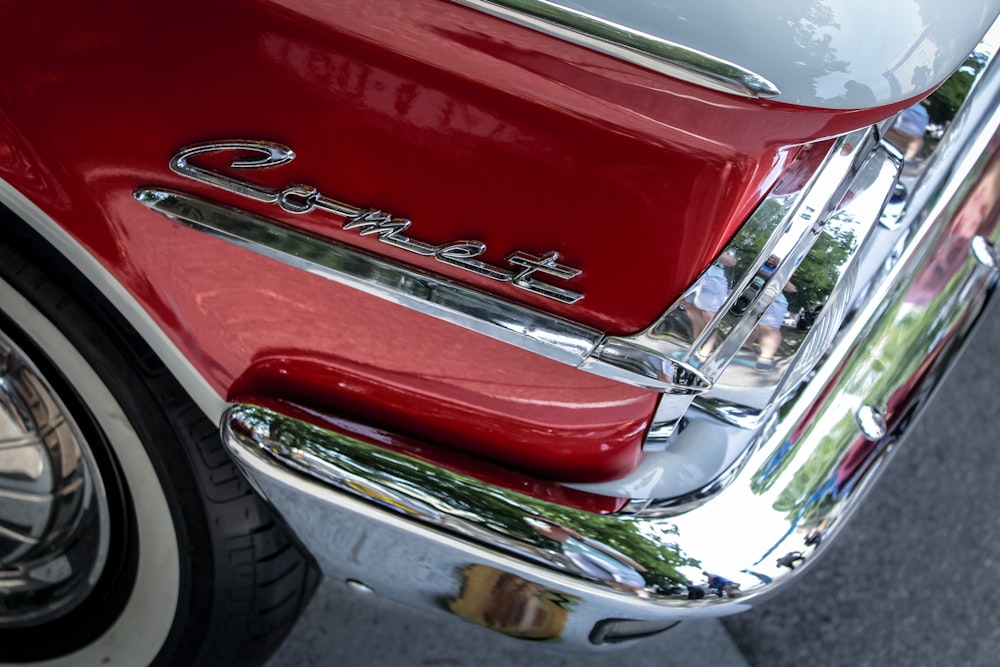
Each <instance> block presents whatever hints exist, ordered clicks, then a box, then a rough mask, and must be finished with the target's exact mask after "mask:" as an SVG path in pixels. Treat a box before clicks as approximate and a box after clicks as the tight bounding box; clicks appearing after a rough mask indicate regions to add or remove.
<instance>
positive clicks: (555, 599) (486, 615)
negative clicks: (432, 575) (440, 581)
mask: <svg viewBox="0 0 1000 667" xmlns="http://www.w3.org/2000/svg"><path fill="white" fill-rule="evenodd" d="M577 602H578V600H577V598H575V597H572V596H569V595H565V594H563V593H559V592H558V591H554V590H551V589H548V588H545V587H543V586H541V585H539V584H536V583H534V582H531V581H528V580H527V579H522V578H521V577H519V576H517V575H516V574H511V573H509V572H504V571H503V570H498V569H496V568H493V567H489V566H486V565H470V566H469V567H467V568H466V569H465V581H464V583H463V584H462V592H461V593H460V594H459V596H458V598H457V599H455V600H452V601H451V602H449V603H448V608H449V609H450V610H451V611H452V612H454V613H455V614H456V615H458V616H460V617H461V618H464V619H465V620H467V621H472V622H473V623H477V624H478V625H482V626H483V627H486V628H489V629H490V630H495V631H497V632H502V633H504V634H506V635H511V636H512V637H519V638H521V639H540V640H545V639H558V638H559V637H560V636H562V633H563V628H564V627H565V625H566V619H567V617H568V616H569V611H570V609H571V608H572V607H573V606H574V605H575V604H576V603H577Z"/></svg>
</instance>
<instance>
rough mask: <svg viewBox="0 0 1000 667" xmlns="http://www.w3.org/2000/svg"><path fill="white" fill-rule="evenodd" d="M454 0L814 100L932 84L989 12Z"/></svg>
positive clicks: (965, 3)
mask: <svg viewBox="0 0 1000 667" xmlns="http://www.w3.org/2000/svg"><path fill="white" fill-rule="evenodd" d="M454 1H456V2H459V3H461V4H464V5H468V6H471V7H475V8H476V9H479V10H481V11H484V12H488V13H490V14H493V15H495V16H499V17H501V18H504V19H506V20H509V21H512V22H515V23H519V24H521V25H525V26H528V27H530V28H533V29H535V30H539V31H541V32H545V33H548V34H550V35H554V36H556V37H558V38H560V39H563V40H566V41H568V42H573V43H576V44H580V45H582V46H586V47H588V48H590V49H593V50H595V51H600V52H603V53H606V54H609V55H612V56H615V57H617V58H620V59H622V60H626V61H629V62H633V63H636V64H638V65H640V66H643V67H646V68H648V69H651V70H654V71H658V72H662V73H664V74H667V75H670V76H673V77H675V78H678V79H682V80H685V81H689V82H691V83H695V84H698V85H701V86H704V87H707V88H713V89H717V90H723V91H726V92H730V93H735V94H737V95H743V96H747V97H773V98H774V99H776V100H777V101H780V102H785V103H788V104H797V105H803V106H812V107H819V108H825V109H862V108H874V107H879V106H887V105H890V104H895V103H897V102H901V101H903V100H907V99H911V98H914V97H917V96H919V95H920V94H921V93H924V92H926V91H929V90H931V89H932V88H934V87H935V86H937V85H938V84H939V83H941V82H942V81H944V80H945V79H946V78H947V77H948V76H950V75H951V74H952V72H954V71H955V69H956V68H958V67H959V66H960V65H962V61H963V60H964V59H965V58H966V56H967V55H968V54H969V52H970V51H972V49H973V47H975V46H976V43H977V42H978V41H979V40H980V38H981V37H982V36H983V33H985V32H986V31H987V29H988V28H989V27H990V25H991V24H992V23H993V22H994V20H995V19H996V18H997V14H998V12H1000V1H998V0H986V1H985V2H984V1H983V0H955V2H951V3H942V2H940V1H939V0H885V1H884V2H881V3H876V4H871V3H861V2H834V1H833V0H774V1H773V2H770V3H768V7H767V11H761V9H760V7H759V6H757V5H754V4H752V3H742V4H740V3H733V2H731V1H730V0H675V1H673V2H661V1H658V0H647V1H643V2H639V1H636V0H631V1H623V0H454ZM707 54H711V55H707ZM779 89H780V91H779Z"/></svg>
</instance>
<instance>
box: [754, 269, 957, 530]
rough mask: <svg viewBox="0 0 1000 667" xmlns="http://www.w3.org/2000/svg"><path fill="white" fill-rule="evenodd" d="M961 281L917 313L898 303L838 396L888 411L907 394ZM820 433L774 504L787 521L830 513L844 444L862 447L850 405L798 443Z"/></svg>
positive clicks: (944, 327) (827, 414) (948, 320)
mask: <svg viewBox="0 0 1000 667" xmlns="http://www.w3.org/2000/svg"><path fill="white" fill-rule="evenodd" d="M963 277H964V275H963V274H959V275H957V276H955V277H954V278H953V279H952V280H951V281H950V282H949V283H948V285H947V286H946V287H945V288H944V289H942V291H941V292H940V293H939V294H937V295H936V296H935V297H934V299H933V300H932V301H931V302H930V303H928V304H926V305H921V306H920V308H919V309H915V308H914V307H913V306H912V305H910V304H907V303H905V302H900V303H896V304H894V305H893V306H892V307H891V308H890V310H889V311H888V312H887V313H886V314H885V315H884V316H883V317H882V318H881V319H880V324H879V326H878V327H876V328H875V329H873V330H872V332H871V333H870V334H869V340H872V341H878V344H877V345H873V346H872V347H870V348H869V350H868V351H867V354H856V355H854V357H853V358H852V359H851V361H850V362H849V363H848V364H847V365H846V366H845V367H844V369H843V372H842V373H841V378H842V380H841V381H840V382H839V383H838V384H837V386H836V388H835V389H834V394H835V395H843V396H858V397H864V399H865V400H866V401H868V402H871V403H873V404H876V405H882V406H885V405H887V404H890V401H891V398H892V397H893V395H894V394H895V393H896V392H899V391H905V390H906V389H907V386H906V383H907V382H908V381H911V380H912V379H914V378H916V377H918V374H919V372H920V367H921V365H923V364H924V363H926V361H927V357H926V354H927V352H928V351H929V350H930V349H931V348H933V346H934V345H936V344H938V343H940V341H941V340H942V339H943V336H944V334H945V333H946V332H947V331H949V330H950V329H951V327H952V326H953V324H954V322H953V320H952V318H953V317H954V316H955V315H954V310H955V309H954V307H953V306H952V305H951V302H952V301H954V300H956V299H958V298H960V297H961V294H960V292H959V287H960V286H961V285H962V284H963V280H962V279H963ZM855 407H856V406H855ZM838 413H839V414H838ZM896 416H897V417H898V416H899V415H896ZM831 417H832V418H833V419H834V421H831V420H830V419H831ZM821 424H822V426H821ZM831 424H832V425H831ZM817 428H825V429H826V433H825V434H824V435H823V436H822V437H823V441H822V443H821V444H820V445H819V446H818V447H817V448H816V449H815V450H814V451H813V453H812V454H811V455H810V457H809V459H808V460H807V461H806V462H805V463H803V464H802V465H801V466H800V467H799V468H798V469H797V470H796V471H795V473H794V475H793V476H792V479H791V480H790V481H789V482H788V483H787V484H786V485H785V487H784V488H783V489H782V491H781V493H780V494H779V496H778V498H777V499H776V500H775V503H774V508H775V509H777V510H780V511H784V512H787V516H788V519H789V521H793V522H794V521H796V520H798V521H799V522H804V523H809V522H810V521H811V520H813V519H815V518H818V517H821V516H823V515H824V514H825V513H826V512H827V510H828V508H829V506H830V505H832V504H833V503H834V500H833V498H832V496H831V492H832V490H833V489H832V485H831V482H832V480H833V479H834V477H835V476H836V475H837V472H838V467H839V465H840V464H841V463H842V461H843V459H844V456H845V454H847V451H845V450H844V445H845V444H848V445H849V444H852V443H856V442H859V438H860V434H859V432H858V426H857V422H856V418H855V415H854V411H853V408H852V407H850V406H847V405H842V404H839V403H834V404H830V405H828V406H827V408H826V410H825V411H823V412H821V413H819V414H817V415H816V416H815V418H814V420H813V423H812V424H810V425H809V427H808V431H807V432H806V434H804V435H803V436H802V437H801V438H800V439H799V441H798V442H799V443H801V442H802V441H804V440H807V439H810V438H811V437H816V435H815V433H814V431H815V429H817ZM793 454H794V452H788V454H787V455H786V459H785V460H783V461H782V462H781V463H782V464H786V465H787V464H788V462H789V460H790V459H792V458H794V457H793ZM783 467H784V466H782V469H783ZM775 468H776V470H775V471H773V472H779V471H778V470H777V466H776V467H775ZM779 476H780V475H779V474H768V475H767V479H764V478H763V476H758V477H755V487H754V490H755V492H756V493H763V492H764V491H765V490H766V489H767V488H769V487H770V486H771V485H773V484H774V483H775V482H776V478H778V477H779ZM824 486H827V487H828V488H826V489H824Z"/></svg>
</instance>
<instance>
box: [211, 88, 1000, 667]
mask: <svg viewBox="0 0 1000 667" xmlns="http://www.w3.org/2000/svg"><path fill="white" fill-rule="evenodd" d="M974 93H975V94H973V95H972V96H971V97H970V98H969V100H968V101H967V104H966V106H965V108H964V109H963V111H962V113H961V114H960V115H959V116H958V117H957V118H956V120H955V121H954V123H953V124H952V127H951V129H950V131H949V135H948V137H947V140H946V141H944V142H942V144H941V145H940V146H939V148H938V150H937V153H936V155H935V157H934V158H933V159H932V160H931V161H929V162H928V164H927V165H926V169H925V171H924V174H923V176H922V177H921V180H920V182H919V183H918V185H917V187H915V188H914V189H913V191H912V192H911V196H910V201H909V209H908V212H907V213H906V218H907V220H908V226H907V227H906V229H905V231H904V232H903V238H901V241H900V245H899V248H901V251H900V252H901V254H900V255H899V259H898V261H896V263H895V264H894V265H893V266H892V267H891V268H890V269H887V272H886V275H885V277H884V278H883V279H881V280H879V281H876V282H875V283H874V284H875V287H874V288H873V292H872V293H871V294H870V296H869V297H868V298H867V299H865V300H864V303H865V304H866V305H863V306H862V307H861V308H860V310H859V311H857V312H856V313H854V314H853V316H852V317H851V318H849V321H848V323H847V324H845V325H844V327H843V328H842V329H841V331H840V333H839V335H838V338H837V339H836V342H835V343H834V344H833V346H832V347H831V349H830V351H829V353H828V354H827V355H826V357H825V360H824V361H823V362H822V363H821V364H820V365H819V366H818V367H817V369H816V370H815V371H814V373H813V375H812V377H811V379H810V381H809V382H807V383H805V384H803V385H802V386H801V387H800V388H799V389H798V390H797V391H796V392H795V393H793V394H792V395H790V397H789V398H788V399H787V400H786V401H785V402H784V403H783V404H782V405H781V406H780V408H779V409H778V410H777V413H776V414H777V415H778V416H777V418H776V419H773V420H771V421H769V422H768V423H766V424H764V425H763V426H762V427H761V429H760V436H759V439H758V441H757V442H756V443H755V444H754V445H753V446H752V448H751V450H750V454H749V455H748V456H747V457H746V459H745V460H744V461H743V463H742V465H741V466H740V467H739V468H738V469H737V470H736V471H734V473H733V475H732V476H731V479H727V480H726V481H727V482H728V485H726V486H725V488H723V489H722V490H716V492H715V495H714V497H712V498H711V499H710V500H709V501H708V502H705V503H703V504H699V505H697V506H695V507H694V508H693V509H691V510H689V511H686V512H683V513H678V512H681V509H680V508H677V507H673V508H669V509H665V510H664V511H663V513H662V514H663V515H662V516H657V513H656V512H655V511H653V512H650V511H646V512H645V513H644V514H643V515H642V516H637V515H630V514H625V513H623V514H616V515H596V514H591V513H588V512H585V511H581V510H575V509H572V508H567V507H564V506H561V505H555V504H552V503H548V502H545V501H542V500H537V499H534V498H530V497H528V496H525V495H522V494H519V493H517V492H515V491H510V490H507V489H503V488H499V487H496V486H492V485H489V484H486V483H484V482H481V481H478V480H476V479H473V478H471V477H468V476H465V475H462V474H458V473H454V472H451V471H448V470H445V469H443V468H440V467H436V466H434V465H431V464H428V463H426V462H424V461H421V460H418V459H415V458H412V457H409V456H407V455H404V454H400V453H396V452H393V451H389V450H386V449H383V448H380V447H377V446H374V445H370V444H367V443H363V442H360V441H358V440H355V439H353V438H350V437H347V436H344V435H342V434H338V433H334V432H331V431H326V430H324V429H321V428H317V427H315V426H312V425H309V424H307V423H305V422H302V421H297V420H294V419H290V418H288V417H286V416H282V415H280V414H278V413H276V412H274V411H271V410H268V409H265V408H261V407H256V406H252V405H235V406H233V407H231V408H230V410H229V412H228V413H227V415H226V417H225V420H224V424H223V431H224V438H225V441H226V443H227V445H228V447H229V449H230V451H231V452H232V454H233V455H234V456H235V458H236V459H237V460H238V461H239V463H240V464H241V465H242V467H243V468H244V469H245V470H246V472H247V473H248V474H249V476H250V478H251V479H252V480H253V482H254V484H255V485H256V486H257V487H258V488H259V490H260V491H261V492H262V493H263V495H264V496H265V497H267V498H268V499H269V501H270V502H271V503H272V504H273V505H274V506H275V507H276V508H277V509H278V510H279V511H280V512H281V514H282V515H283V516H284V517H285V519H286V520H287V521H288V523H289V524H290V525H291V527H292V528H293V529H294V530H295V532H296V533H297V534H298V536H299V537H300V538H301V540H302V541H303V543H304V544H305V545H306V546H307V547H308V548H309V549H310V551H312V553H313V554H314V555H315V556H316V557H317V559H318V560H319V562H320V564H321V566H322V568H323V570H324V571H325V573H326V574H327V575H328V576H330V577H334V578H339V579H341V580H344V581H347V582H361V583H363V584H364V585H365V587H367V588H369V589H371V590H374V591H375V592H376V593H378V594H382V595H384V596H386V597H388V598H392V599H396V600H399V601H402V602H404V603H407V604H410V605H413V606H418V607H424V608H428V609H434V610H438V611H441V610H444V611H447V612H450V613H453V614H456V615H458V616H460V617H463V618H465V619H467V620H471V621H474V622H477V623H480V624H482V625H486V626H487V627H491V628H492V629H494V630H499V631H501V632H505V633H507V634H511V635H515V636H519V637H526V638H531V639H538V640H558V641H560V642H562V643H564V644H565V645H569V646H573V645H575V646H587V647H590V648H593V647H594V645H595V644H606V643H612V642H615V641H619V640H624V639H629V638H632V637H637V636H641V635H645V634H649V633H652V632H654V631H657V630H660V629H665V628H666V627H669V626H670V625H671V624H672V623H674V622H676V621H678V620H683V619H689V618H697V617H703V616H719V615H726V614H730V613H734V612H738V611H741V610H743V609H746V608H747V607H748V606H749V605H748V603H749V602H750V601H751V599H754V598H758V597H760V596H761V595H763V594H766V593H770V592H772V591H774V590H775V589H776V588H778V587H780V586H781V585H782V584H783V583H784V582H785V581H787V580H789V579H791V578H793V576H794V575H795V574H797V573H798V572H801V571H802V569H803V566H807V565H808V564H809V563H810V562H811V561H812V560H813V559H814V557H815V555H816V552H817V551H818V550H820V549H825V548H827V545H829V543H830V538H831V537H832V536H833V535H834V534H835V533H836V531H837V530H838V529H839V528H840V526H841V525H842V521H841V520H842V519H843V518H844V517H845V516H846V514H847V513H848V512H849V511H850V510H851V509H852V508H853V507H854V506H855V504H856V500H857V499H858V497H860V496H861V495H862V494H863V492H864V490H865V489H866V488H867V487H868V486H869V484H870V483H871V482H872V480H873V479H874V478H875V477H876V473H877V472H878V471H879V470H880V469H881V467H882V464H883V463H884V461H885V460H886V458H887V455H888V454H890V453H891V452H892V451H894V450H895V444H896V443H897V441H898V439H899V437H900V436H901V435H902V434H903V433H904V431H905V430H906V429H907V427H908V426H909V424H910V423H912V421H913V416H914V414H915V412H916V410H917V409H918V408H919V407H920V406H921V405H922V404H924V403H925V402H926V400H927V398H928V396H929V395H930V393H931V390H932V389H933V388H934V387H935V386H936V384H937V383H938V381H939V380H940V378H941V377H942V375H943V374H944V372H945V370H946V369H947V368H948V367H949V366H950V363H951V361H952V360H953V359H954V357H955V355H956V353H957V352H958V350H959V349H960V347H961V343H962V341H963V340H964V338H965V337H966V335H967V334H968V332H969V330H970V328H971V327H972V325H973V323H974V322H975V320H976V319H977V317H978V316H979V314H980V312H981V311H982V309H983V308H984V306H985V304H986V302H987V299H988V297H989V295H990V293H991V290H992V287H993V284H994V282H995V278H996V272H997V268H996V266H997V264H998V261H997V260H998V253H997V251H996V247H997V246H996V242H997V239H998V236H1000V228H998V224H997V210H998V208H1000V207H998V204H997V201H998V200H1000V185H998V183H1000V156H998V155H997V149H998V143H1000V136H998V134H997V128H998V125H1000V111H998V110H1000V78H998V70H997V69H996V68H990V70H988V71H987V73H986V75H985V76H983V77H982V78H981V79H980V81H978V82H977V84H976V89H975V91H974ZM719 486H722V485H721V484H720V485H719ZM668 514H672V515H668ZM706 580H707V583H706Z"/></svg>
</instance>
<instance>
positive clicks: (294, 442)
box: [244, 408, 701, 588]
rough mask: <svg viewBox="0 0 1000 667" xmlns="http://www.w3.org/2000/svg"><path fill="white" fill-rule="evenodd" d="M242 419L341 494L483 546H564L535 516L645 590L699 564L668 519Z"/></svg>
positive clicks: (541, 549) (298, 426) (285, 425)
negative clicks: (514, 487) (629, 514)
mask: <svg viewBox="0 0 1000 667" xmlns="http://www.w3.org/2000/svg"><path fill="white" fill-rule="evenodd" d="M244 420H245V421H247V422H248V423H251V424H259V427H258V428H259V429H260V431H262V432H265V433H266V432H268V430H269V429H270V439H271V440H272V441H277V442H279V443H282V444H284V445H285V446H286V447H288V448H290V449H289V451H287V452H275V453H276V454H277V455H279V456H280V457H281V458H282V459H283V460H286V461H288V462H289V463H291V464H292V465H295V464H296V462H297V461H306V460H308V461H309V462H310V469H311V472H312V473H313V474H315V472H316V471H320V473H322V471H323V470H324V469H326V470H328V471H329V473H330V475H329V477H327V478H326V481H328V482H329V483H331V484H332V485H334V486H336V487H338V488H340V489H342V490H344V491H347V492H350V493H352V494H354V495H361V496H362V497H364V498H365V499H367V500H369V501H371V502H373V503H375V504H378V505H380V506H381V507H383V508H385V509H387V510H389V511H395V512H399V513H402V514H404V515H407V516H410V517H414V516H419V517H421V518H422V520H423V521H424V522H425V523H428V524H431V525H433V526H436V527H438V528H440V529H443V530H445V531H449V532H456V533H459V534H463V535H466V536H468V537H470V538H472V539H475V540H477V541H479V542H481V543H483V544H484V545H485V546H488V547H490V548H494V549H500V550H505V551H513V552H516V553H519V554H521V555H525V556H527V557H529V558H534V559H537V560H544V561H549V560H551V554H553V553H556V554H559V553H561V551H562V550H563V545H562V543H561V542H559V541H557V540H555V539H551V538H550V537H547V536H546V535H545V534H543V533H542V532H540V531H539V530H537V529H536V528H535V527H533V525H532V519H533V518H536V517H541V518H544V519H545V520H546V521H547V522H550V523H553V524H558V525H560V526H564V527H565V528H567V529H569V530H570V531H573V532H575V533H578V534H580V535H581V536H586V540H587V541H589V542H592V543H600V544H603V545H606V546H607V547H610V548H611V550H614V551H618V552H620V553H621V554H623V555H624V556H626V557H627V559H623V564H624V565H626V566H627V560H628V559H631V560H633V561H637V562H638V563H641V564H642V566H643V567H644V568H645V571H644V572H642V573H641V575H642V577H643V578H644V579H645V581H646V584H647V587H652V586H662V587H664V588H669V587H671V586H676V585H682V584H683V583H684V581H685V580H686V577H684V576H682V575H681V574H680V573H679V572H678V570H679V568H685V567H694V568H700V567H701V562H700V561H698V560H697V559H694V558H689V557H688V556H686V555H685V554H684V553H683V551H682V550H681V548H680V546H679V545H678V544H677V542H676V540H675V539H674V538H675V537H676V536H677V533H678V530H677V528H676V526H675V525H673V524H671V523H668V522H660V523H658V524H657V525H656V526H650V525H645V524H647V523H648V522H644V521H638V520H636V521H632V520H629V519H627V518H623V517H620V516H608V515H600V514H593V513H590V512H586V511H582V510H577V509H573V508H569V507H564V506H562V505H557V504H555V503H551V502H548V501H545V500H540V499H537V498H532V497H529V496H525V495H522V494H520V493H517V492H514V491H510V490H506V489H501V488H498V487H495V486H492V485H489V484H484V483H482V482H478V481H477V480H474V479H472V478H470V477H468V476H465V475H461V474H458V473H454V472H451V471H449V470H445V469H443V468H440V467H438V466H436V465H432V464H430V463H426V462H424V461H421V460H419V459H416V458H412V457H409V456H405V455H401V454H398V453H396V452H392V451H389V450H386V449H383V448H382V447H378V446H375V445H369V444H366V443H362V442H359V441H357V440H355V439H353V438H350V437H346V436H343V435H340V434H338V433H335V432H332V431H327V430H325V429H321V428H319V427H315V426H311V425H309V424H305V423H302V422H291V421H283V422H281V424H280V425H271V424H270V420H269V419H268V417H267V416H266V414H265V413H257V412H256V411H255V410H254V409H253V408H245V413H244ZM279 429H280V430H279ZM525 545H527V547H525Z"/></svg>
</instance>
